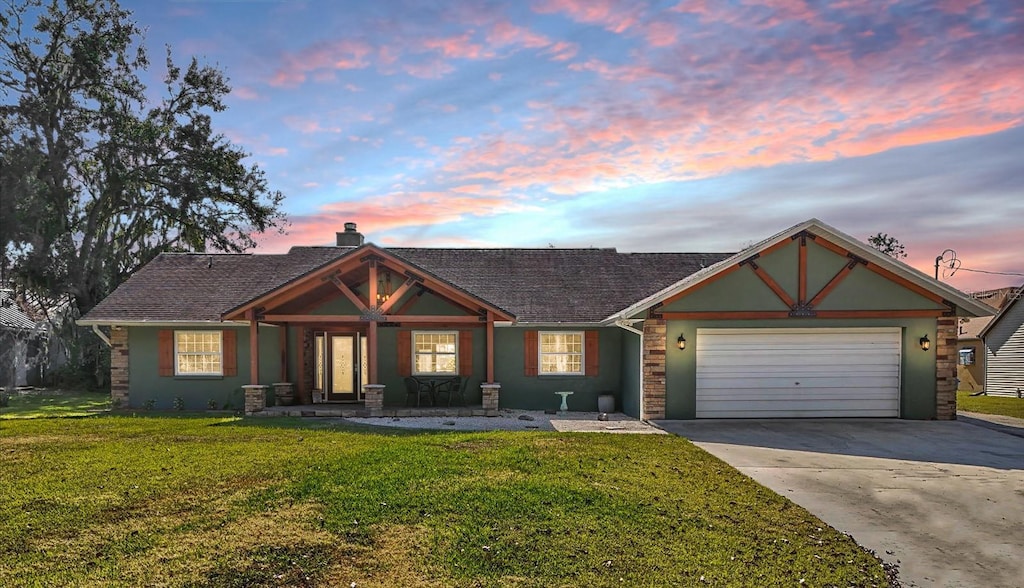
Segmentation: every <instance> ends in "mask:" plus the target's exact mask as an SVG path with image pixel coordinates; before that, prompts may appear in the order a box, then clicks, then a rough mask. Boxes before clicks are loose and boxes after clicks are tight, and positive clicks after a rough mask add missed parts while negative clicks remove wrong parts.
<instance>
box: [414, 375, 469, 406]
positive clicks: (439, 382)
mask: <svg viewBox="0 0 1024 588" xmlns="http://www.w3.org/2000/svg"><path fill="white" fill-rule="evenodd" d="M458 378H459V377H458V376H443V377H430V378H413V379H414V380H416V381H417V382H418V383H419V384H420V385H421V386H426V387H427V388H429V389H430V404H431V405H432V406H437V391H438V389H439V388H440V387H441V386H444V385H445V384H449V383H453V381H455V380H458ZM450 394H451V392H449V399H450ZM450 403H451V402H449V404H450Z"/></svg>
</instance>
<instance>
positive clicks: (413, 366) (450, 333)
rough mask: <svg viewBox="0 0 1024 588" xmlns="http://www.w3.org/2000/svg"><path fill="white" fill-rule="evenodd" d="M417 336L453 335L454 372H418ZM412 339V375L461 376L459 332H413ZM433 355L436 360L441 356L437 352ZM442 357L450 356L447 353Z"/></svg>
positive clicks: (435, 363)
mask: <svg viewBox="0 0 1024 588" xmlns="http://www.w3.org/2000/svg"><path fill="white" fill-rule="evenodd" d="M416 335H453V336H454V337H455V353H454V355H455V369H454V370H453V371H450V372H420V371H417V370H416ZM410 337H411V338H412V344H411V345H410V347H412V349H411V350H410V351H411V352H412V358H411V361H412V369H411V370H410V372H411V373H412V375H414V376H457V375H459V332H458V331H451V330H444V331H442V330H432V331H431V330H427V331H422V330H421V331H412V335H410ZM431 355H433V356H435V358H436V356H437V355H439V354H438V353H437V351H436V350H435V351H434V352H433V353H432V354H431ZM440 355H448V354H447V353H443V354H440ZM434 365H437V362H436V361H435V362H434Z"/></svg>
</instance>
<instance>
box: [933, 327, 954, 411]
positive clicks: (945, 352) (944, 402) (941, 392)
mask: <svg viewBox="0 0 1024 588" xmlns="http://www.w3.org/2000/svg"><path fill="white" fill-rule="evenodd" d="M937 326H938V329H937V332H936V333H935V339H936V341H935V418H936V419H938V420H940V421H952V420H956V359H957V337H956V332H957V318H956V317H955V316H944V317H940V318H939V320H938V325H937Z"/></svg>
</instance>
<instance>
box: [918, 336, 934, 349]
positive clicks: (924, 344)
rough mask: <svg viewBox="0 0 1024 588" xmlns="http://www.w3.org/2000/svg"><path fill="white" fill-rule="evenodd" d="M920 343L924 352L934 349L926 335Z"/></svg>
mask: <svg viewBox="0 0 1024 588" xmlns="http://www.w3.org/2000/svg"><path fill="white" fill-rule="evenodd" d="M919 342H920V343H921V350H922V351H928V350H929V349H931V347H932V342H931V341H929V340H928V335H925V336H924V337H921V339H920V340H919Z"/></svg>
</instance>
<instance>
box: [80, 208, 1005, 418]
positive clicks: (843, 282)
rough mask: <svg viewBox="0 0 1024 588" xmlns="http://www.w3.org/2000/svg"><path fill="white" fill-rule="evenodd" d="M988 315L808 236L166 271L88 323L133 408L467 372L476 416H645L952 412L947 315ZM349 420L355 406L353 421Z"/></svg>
mask: <svg viewBox="0 0 1024 588" xmlns="http://www.w3.org/2000/svg"><path fill="white" fill-rule="evenodd" d="M991 313H992V311H991V310H990V309H989V308H988V307H986V306H984V305H982V304H980V303H978V302H977V301H975V300H973V299H971V298H970V297H968V296H967V295H965V294H963V293H962V292H959V291H958V290H956V289H954V288H952V287H950V286H948V285H946V284H943V283H940V282H938V281H936V280H933V279H931V278H930V277H928V276H927V275H925V274H923V273H921V272H919V271H917V270H915V269H913V268H911V267H909V266H907V265H905V264H903V263H902V262H900V261H897V260H894V259H892V258H890V257H888V256H885V255H882V254H881V253H879V252H878V251H876V250H874V249H872V248H871V247H869V246H867V245H866V244H865V243H862V242H860V241H858V240H857V239H855V238H853V237H850V236H849V235H846V234H843V233H842V232H840V231H838V230H836V229H834V228H832V227H830V226H829V225H827V224H825V223H823V222H821V221H819V220H816V219H812V220H809V221H806V222H803V223H800V224H798V225H796V226H793V227H791V228H789V229H786V230H785V231H782V232H780V233H778V234H776V235H774V236H772V237H769V238H768V239H765V240H764V241H761V242H760V243H757V244H755V245H753V246H751V247H749V248H747V249H745V250H744V251H741V252H740V253H736V254H726V253H619V252H617V251H616V250H614V249H553V248H551V249H432V248H403V247H398V248H382V247H378V246H376V245H373V244H372V243H364V242H363V237H362V235H361V234H359V233H358V232H357V231H356V226H355V224H354V223H346V226H345V232H342V233H338V235H337V246H335V247H293V248H292V249H291V250H290V251H289V252H288V253H286V254H280V255H253V254H242V255H208V254H163V255H160V256H158V257H157V258H156V259H154V260H153V261H152V262H150V263H149V264H147V265H146V266H145V267H143V268H142V269H140V270H139V271H138V272H137V273H136V274H135V275H133V276H132V277H131V279H129V280H128V281H127V282H125V283H124V284H122V285H121V286H120V287H119V288H117V290H115V291H114V292H113V293H112V294H111V295H110V296H109V297H108V298H106V299H105V300H103V301H102V302H101V303H100V304H99V305H97V306H96V307H95V308H93V309H92V310H91V311H90V312H89V313H88V314H87V315H86V316H85V317H83V318H82V319H81V320H80V321H79V323H80V324H82V325H93V326H96V327H103V328H109V329H110V331H109V332H110V342H111V346H112V358H111V381H112V382H113V385H112V391H111V394H112V396H113V399H114V401H115V402H116V403H119V404H121V405H127V406H144V405H147V403H149V404H152V405H155V406H156V407H158V408H159V407H164V408H166V407H170V406H171V405H172V403H173V402H174V401H175V399H180V401H179V402H180V403H184V405H185V406H186V407H189V408H205V407H206V406H207V405H218V406H220V405H224V404H233V405H235V406H237V405H238V404H240V402H241V397H242V395H243V392H242V390H243V387H245V402H246V409H247V412H253V411H258V410H260V409H261V408H262V407H263V403H264V402H265V401H266V398H267V393H266V390H265V388H262V387H260V386H266V385H268V384H272V383H280V384H282V385H285V384H287V385H294V386H295V387H296V388H297V390H296V392H297V395H298V399H299V402H301V403H303V404H308V403H311V402H342V403H357V405H360V406H363V407H365V410H366V411H367V412H368V413H370V414H383V412H382V410H383V409H384V408H385V407H389V406H401V405H402V404H403V403H405V402H406V390H405V387H404V382H403V378H404V377H406V376H409V375H419V376H424V377H435V376H444V375H461V376H462V377H463V378H468V379H469V381H470V387H469V391H468V394H467V396H468V402H469V403H470V404H473V405H475V406H478V407H480V408H481V409H482V410H484V411H486V412H488V413H490V414H493V413H494V412H495V411H496V410H497V408H498V407H499V406H501V407H509V408H520V409H544V408H555V407H557V406H558V402H559V399H558V397H557V396H555V392H559V391H572V392H574V395H573V396H572V397H571V399H570V402H569V407H570V409H571V410H596V406H597V397H598V396H599V395H600V394H602V393H605V392H612V393H614V394H615V396H616V397H617V403H618V406H617V407H618V409H619V410H622V411H623V412H625V413H626V414H629V415H632V416H637V417H641V418H645V419H663V418H668V419H691V418H709V417H812V416H814V417H817V416H829V417H831V416H836V417H841V416H877V417H901V418H908V419H932V418H940V419H952V418H955V415H956V390H955V388H956V386H955V375H956V369H955V365H956V353H957V350H956V342H957V339H956V326H957V317H960V316H967V317H971V316H978V315H988V314H991ZM359 403H361V404H359Z"/></svg>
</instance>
